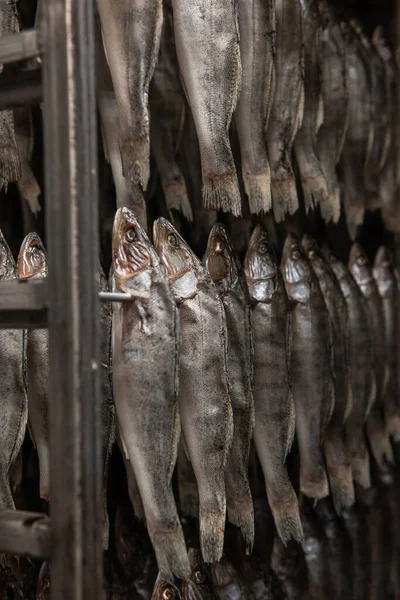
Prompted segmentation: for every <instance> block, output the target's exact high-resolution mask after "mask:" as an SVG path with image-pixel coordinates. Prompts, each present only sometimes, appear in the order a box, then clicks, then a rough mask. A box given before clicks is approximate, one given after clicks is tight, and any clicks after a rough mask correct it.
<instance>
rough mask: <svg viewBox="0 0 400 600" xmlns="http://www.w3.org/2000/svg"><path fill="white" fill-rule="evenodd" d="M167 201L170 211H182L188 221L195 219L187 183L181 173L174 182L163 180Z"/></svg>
mask: <svg viewBox="0 0 400 600" xmlns="http://www.w3.org/2000/svg"><path fill="white" fill-rule="evenodd" d="M162 187H163V191H164V195H165V203H166V205H167V208H168V210H169V211H171V210H176V211H177V212H181V213H182V214H183V216H184V217H185V219H186V221H189V223H191V222H192V221H193V211H192V207H191V204H190V201H189V198H188V195H187V190H186V183H185V180H184V179H183V176H182V175H181V176H180V177H179V180H178V181H174V183H167V182H162Z"/></svg>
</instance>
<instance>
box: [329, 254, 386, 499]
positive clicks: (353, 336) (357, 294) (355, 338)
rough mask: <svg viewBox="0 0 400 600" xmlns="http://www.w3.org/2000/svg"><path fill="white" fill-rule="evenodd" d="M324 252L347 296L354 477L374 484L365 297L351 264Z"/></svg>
mask: <svg viewBox="0 0 400 600" xmlns="http://www.w3.org/2000/svg"><path fill="white" fill-rule="evenodd" d="M322 252H323V255H324V257H325V259H326V260H327V262H328V264H329V265H330V267H331V268H332V271H333V272H334V274H335V277H336V279H337V280H338V283H339V286H340V289H341V291H342V294H343V296H344V298H345V300H346V304H347V312H348V329H349V365H350V378H351V389H352V397H353V406H352V410H351V412H350V415H349V416H348V418H347V419H346V423H345V432H346V447H347V456H348V458H349V460H350V464H351V467H352V472H353V479H354V481H355V482H357V483H358V484H359V485H360V486H362V487H364V488H368V487H369V486H370V485H371V479H370V467H369V454H368V449H367V445H366V440H365V435H364V424H365V420H366V418H367V417H368V414H369V411H370V408H371V402H372V400H373V399H374V398H375V389H376V383H375V371H374V359H373V353H372V344H373V341H372V336H371V330H370V328H369V322H368V313H367V308H366V304H365V300H364V297H363V295H362V293H361V290H360V288H359V287H358V285H357V283H356V282H355V280H354V278H353V276H352V274H351V273H350V271H349V270H348V268H347V267H346V266H345V265H344V264H343V263H342V262H340V261H339V260H338V259H337V257H336V256H335V255H334V253H333V252H332V251H331V250H330V249H329V248H328V247H327V246H323V247H322Z"/></svg>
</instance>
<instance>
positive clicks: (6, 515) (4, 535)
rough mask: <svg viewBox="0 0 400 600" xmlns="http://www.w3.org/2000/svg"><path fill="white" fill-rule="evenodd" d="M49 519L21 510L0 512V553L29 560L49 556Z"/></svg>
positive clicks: (45, 516) (39, 514) (42, 515)
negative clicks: (28, 557) (28, 558)
mask: <svg viewBox="0 0 400 600" xmlns="http://www.w3.org/2000/svg"><path fill="white" fill-rule="evenodd" d="M50 538H51V534H50V519H49V517H48V516H47V515H44V514H41V513H31V512H26V511H23V510H4V511H1V512H0V552H1V553H4V554H13V555H14V554H15V555H18V556H30V557H31V558H49V556H50Z"/></svg>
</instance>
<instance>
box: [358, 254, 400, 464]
mask: <svg viewBox="0 0 400 600" xmlns="http://www.w3.org/2000/svg"><path fill="white" fill-rule="evenodd" d="M349 269H350V271H351V273H352V275H353V277H354V279H355V280H356V282H357V284H358V285H359V287H360V290H361V292H362V294H363V296H364V298H365V303H366V308H367V318H368V326H369V327H370V328H371V334H372V341H373V344H372V350H373V360H374V363H373V364H374V371H375V382H376V395H375V399H373V398H372V399H371V402H372V405H371V410H370V414H369V416H368V420H367V435H368V439H369V442H370V444H371V448H372V453H373V455H374V457H375V460H376V462H377V463H378V465H379V466H380V467H381V468H384V467H385V461H388V462H394V459H393V453H392V448H391V445H390V440H389V436H388V435H387V432H386V429H385V423H384V419H383V408H384V398H385V393H386V386H387V373H388V368H387V363H386V353H385V318H384V312H383V305H382V299H381V297H380V295H379V292H378V288H377V286H376V283H375V281H374V278H373V276H372V267H371V265H370V264H369V261H368V257H367V255H366V253H365V251H364V249H363V248H362V247H361V246H360V244H357V243H356V244H353V246H352V248H351V251H350V257H349Z"/></svg>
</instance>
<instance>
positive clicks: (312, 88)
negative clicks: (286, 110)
mask: <svg viewBox="0 0 400 600" xmlns="http://www.w3.org/2000/svg"><path fill="white" fill-rule="evenodd" d="M301 6H302V23H303V40H304V114H303V122H302V125H301V128H300V129H299V131H298V133H297V135H296V139H295V141H294V149H295V152H296V159H297V164H298V166H299V171H300V180H301V185H302V188H303V194H304V203H305V207H306V211H307V212H308V211H309V210H310V209H311V208H312V207H313V206H315V205H316V204H318V203H323V202H326V201H327V199H328V196H329V192H328V184H327V181H326V179H325V175H324V173H323V170H322V166H321V164H320V160H319V157H318V153H317V135H318V131H319V129H320V127H321V125H322V122H323V119H324V104H323V96H322V85H321V64H320V62H321V36H320V22H319V15H318V10H317V1H316V0H301Z"/></svg>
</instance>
